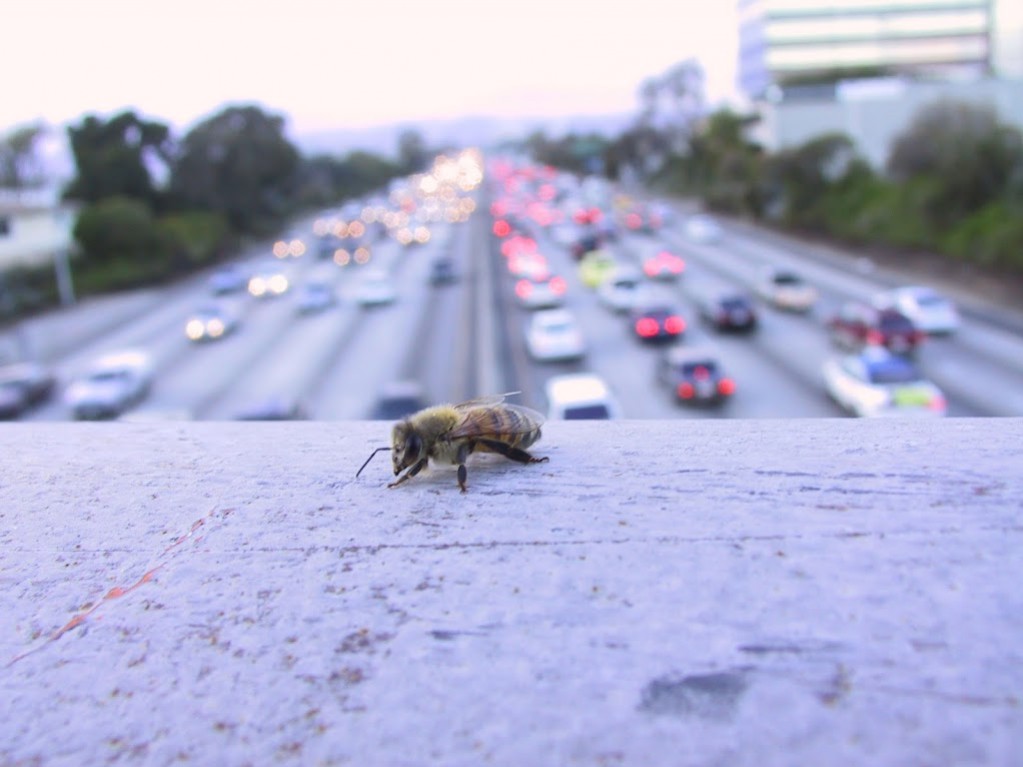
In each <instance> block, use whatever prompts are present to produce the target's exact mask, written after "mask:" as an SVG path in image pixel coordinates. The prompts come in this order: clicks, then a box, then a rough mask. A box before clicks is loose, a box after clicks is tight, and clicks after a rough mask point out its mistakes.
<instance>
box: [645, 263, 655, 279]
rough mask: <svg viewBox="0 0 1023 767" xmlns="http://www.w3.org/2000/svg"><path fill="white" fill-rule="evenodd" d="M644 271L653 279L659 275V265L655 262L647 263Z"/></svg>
mask: <svg viewBox="0 0 1023 767" xmlns="http://www.w3.org/2000/svg"><path fill="white" fill-rule="evenodd" d="M643 271H644V272H646V275H647V277H653V276H654V275H655V274H657V264H655V263H654V262H653V261H647V262H646V263H645V264H643Z"/></svg>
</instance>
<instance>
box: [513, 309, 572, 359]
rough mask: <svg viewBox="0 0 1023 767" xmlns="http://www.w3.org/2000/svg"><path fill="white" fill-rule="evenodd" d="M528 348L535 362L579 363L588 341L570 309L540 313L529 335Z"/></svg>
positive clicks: (535, 314)
mask: <svg viewBox="0 0 1023 767" xmlns="http://www.w3.org/2000/svg"><path fill="white" fill-rule="evenodd" d="M526 348H527V349H528V350H529V354H530V356H531V357H532V358H533V359H534V360H538V361H541V362H551V361H557V360H578V359H581V358H582V357H584V356H585V355H586V339H585V338H584V337H583V333H582V330H580V329H579V323H578V322H577V321H576V318H575V315H574V314H572V312H570V311H569V310H567V309H541V310H540V311H538V312H536V313H534V314H533V316H532V318H531V320H530V322H529V329H528V330H527V332H526Z"/></svg>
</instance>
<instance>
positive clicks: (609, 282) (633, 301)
mask: <svg viewBox="0 0 1023 767" xmlns="http://www.w3.org/2000/svg"><path fill="white" fill-rule="evenodd" d="M643 294H644V288H643V276H642V275H641V274H640V273H639V270H637V269H632V268H630V267H618V268H617V269H615V271H614V272H613V273H612V274H611V276H610V277H608V278H607V279H606V280H604V281H603V282H602V283H601V284H600V286H599V287H598V288H597V299H598V300H599V301H600V302H601V303H602V304H603V305H604V306H606V307H607V308H608V309H610V310H611V311H613V312H628V311H632V310H633V309H635V308H636V307H637V306H638V305H639V302H640V301H641V300H642V299H643Z"/></svg>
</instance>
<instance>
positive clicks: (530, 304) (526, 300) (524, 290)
mask: <svg viewBox="0 0 1023 767" xmlns="http://www.w3.org/2000/svg"><path fill="white" fill-rule="evenodd" d="M567 287H568V286H567V285H566V284H565V278H564V277H559V276H557V275H554V274H548V275H546V276H537V277H523V278H522V279H520V280H518V281H516V283H515V300H516V301H518V303H519V306H523V307H525V308H526V309H551V308H554V307H558V306H561V305H562V304H563V303H564V302H565V291H566V289H567Z"/></svg>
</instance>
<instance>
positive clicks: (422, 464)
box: [387, 458, 429, 487]
mask: <svg viewBox="0 0 1023 767" xmlns="http://www.w3.org/2000/svg"><path fill="white" fill-rule="evenodd" d="M428 460H429V459H428V458H420V459H419V460H418V461H416V462H415V463H414V464H412V468H411V469H409V470H408V471H407V472H406V473H405V474H403V475H402V476H400V477H398V479H396V480H395V481H394V482H391V483H389V484H388V485H387V486H388V487H397V486H398V485H401V484H403V483H405V482H408V481H409V480H410V479H412V477H414V476H416V474H418V473H419V472H421V471H422V470H423V469H425V468H426V463H427V461H428Z"/></svg>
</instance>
